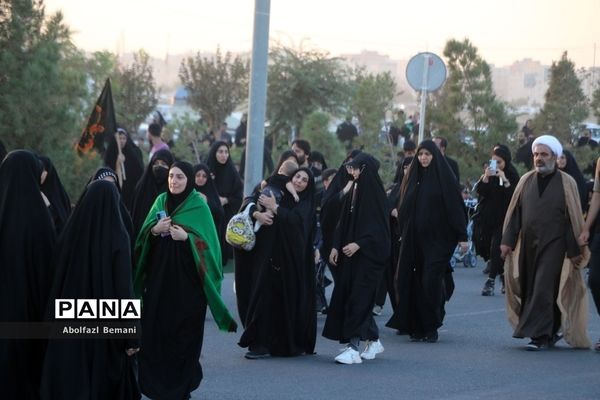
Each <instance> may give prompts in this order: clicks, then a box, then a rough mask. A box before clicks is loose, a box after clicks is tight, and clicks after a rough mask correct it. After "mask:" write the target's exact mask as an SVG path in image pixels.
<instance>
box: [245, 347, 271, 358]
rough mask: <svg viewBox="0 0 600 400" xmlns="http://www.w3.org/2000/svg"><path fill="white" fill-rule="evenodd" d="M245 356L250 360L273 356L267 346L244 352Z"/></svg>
mask: <svg viewBox="0 0 600 400" xmlns="http://www.w3.org/2000/svg"><path fill="white" fill-rule="evenodd" d="M244 357H245V358H247V359H248V360H260V359H262V358H268V357H271V354H269V350H267V349H265V348H258V349H256V350H250V351H249V352H247V353H246V354H244Z"/></svg>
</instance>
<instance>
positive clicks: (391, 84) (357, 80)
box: [350, 69, 396, 135]
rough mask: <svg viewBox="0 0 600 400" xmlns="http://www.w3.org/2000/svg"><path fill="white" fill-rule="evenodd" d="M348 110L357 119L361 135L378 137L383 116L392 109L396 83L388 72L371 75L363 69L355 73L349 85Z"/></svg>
mask: <svg viewBox="0 0 600 400" xmlns="http://www.w3.org/2000/svg"><path fill="white" fill-rule="evenodd" d="M351 93H352V100H351V105H350V109H351V111H352V113H353V114H354V115H355V116H356V117H357V118H358V121H359V123H360V128H361V133H362V134H363V135H364V134H370V135H379V132H380V131H381V128H382V121H384V120H385V114H386V112H387V111H390V110H391V109H392V107H393V101H394V97H395V96H396V82H395V81H394V78H392V75H391V74H390V73H389V72H383V73H379V74H372V73H368V72H366V71H365V70H364V69H358V70H356V71H355V77H354V80H353V82H352V83H351Z"/></svg>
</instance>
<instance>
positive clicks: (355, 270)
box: [323, 153, 390, 364]
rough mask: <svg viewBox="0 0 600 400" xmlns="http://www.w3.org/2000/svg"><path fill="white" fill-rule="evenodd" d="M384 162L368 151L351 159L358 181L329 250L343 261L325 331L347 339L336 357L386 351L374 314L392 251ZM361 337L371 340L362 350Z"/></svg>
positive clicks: (344, 359)
mask: <svg viewBox="0 0 600 400" xmlns="http://www.w3.org/2000/svg"><path fill="white" fill-rule="evenodd" d="M379 165H380V164H379V161H377V160H376V159H375V158H374V157H373V156H371V155H369V154H367V153H359V154H358V155H356V157H354V158H353V159H352V161H349V162H348V163H347V166H348V167H349V171H350V174H351V175H352V179H353V183H352V187H351V189H350V192H349V193H348V194H347V195H346V196H345V197H344V201H343V204H342V209H341V214H340V220H339V224H338V226H337V228H336V231H335V235H334V240H333V244H332V249H331V253H330V256H329V262H330V263H331V264H333V265H337V267H338V268H337V269H338V277H337V280H336V282H335V286H334V288H333V294H332V295H331V303H330V306H329V309H328V312H327V320H326V321H325V327H324V329H323V336H325V337H326V338H328V339H332V340H339V342H340V343H347V344H348V345H347V347H346V349H345V350H344V351H343V352H342V353H341V354H339V355H338V356H337V357H336V358H335V361H336V362H338V363H342V364H358V363H361V362H362V360H361V359H366V360H372V359H374V358H375V356H376V355H377V354H378V353H381V352H382V351H383V346H382V345H381V342H380V340H379V329H378V328H377V324H376V323H375V320H374V319H373V314H372V311H373V304H375V295H376V293H377V287H378V285H379V281H380V279H381V277H382V274H383V271H384V269H385V265H386V263H387V262H388V257H389V254H390V228H389V214H388V206H387V199H386V195H385V190H384V188H383V184H382V182H381V178H380V177H379V174H378V172H377V171H378V169H379ZM361 340H366V341H367V344H366V348H365V349H364V351H363V352H362V353H360V354H359V351H358V348H359V345H360V341H361Z"/></svg>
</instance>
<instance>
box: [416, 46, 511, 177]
mask: <svg viewBox="0 0 600 400" xmlns="http://www.w3.org/2000/svg"><path fill="white" fill-rule="evenodd" d="M444 57H446V59H447V65H448V79H447V81H446V83H445V86H444V87H443V88H442V90H441V91H440V92H438V93H436V94H434V95H430V98H431V101H430V102H428V105H429V106H428V111H427V120H428V121H429V124H428V126H427V127H428V128H430V132H431V133H432V135H434V136H443V137H445V138H446V139H447V140H448V143H449V146H448V153H449V155H451V156H452V157H455V158H456V159H457V162H458V163H459V166H460V169H461V176H464V177H465V178H472V179H473V178H475V177H478V176H479V174H480V173H481V172H480V171H481V165H482V164H483V162H485V161H486V160H487V159H488V158H489V152H490V151H491V149H492V148H493V146H494V144H496V143H507V142H508V140H509V137H510V135H512V134H513V133H514V132H515V131H516V129H517V123H516V120H515V118H514V116H512V115H510V114H509V113H508V111H507V106H506V104H504V103H503V102H502V101H500V100H499V99H498V98H497V97H496V95H495V93H494V91H493V86H492V76H491V69H490V66H489V64H488V63H487V62H486V61H485V60H484V59H483V58H481V56H480V55H479V54H478V50H477V48H476V47H475V46H473V44H472V43H471V42H470V41H469V39H465V40H463V41H462V42H460V41H457V40H454V39H451V40H449V41H448V42H447V43H446V46H445V48H444ZM467 142H468V143H471V144H470V145H467V144H465V143H467ZM472 174H473V175H472Z"/></svg>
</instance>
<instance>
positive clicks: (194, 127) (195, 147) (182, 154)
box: [166, 113, 209, 165]
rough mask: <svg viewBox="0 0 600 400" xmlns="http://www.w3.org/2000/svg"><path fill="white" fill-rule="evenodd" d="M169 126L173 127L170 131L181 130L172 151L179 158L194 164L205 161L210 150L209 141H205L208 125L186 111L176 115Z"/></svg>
mask: <svg viewBox="0 0 600 400" xmlns="http://www.w3.org/2000/svg"><path fill="white" fill-rule="evenodd" d="M169 126H170V127H171V128H172V129H170V132H179V138H178V140H177V141H176V143H175V146H173V147H172V148H171V153H173V155H174V156H175V157H176V158H177V159H179V160H185V161H189V162H190V163H192V164H194V165H195V164H198V163H199V162H203V161H204V160H205V158H206V155H207V154H208V150H209V145H208V143H207V142H204V141H203V139H204V137H205V136H206V132H207V127H206V125H204V124H203V123H200V122H198V118H197V117H194V116H192V115H190V114H189V113H185V114H183V115H181V116H177V117H175V118H174V119H173V120H172V121H171V123H170V124H169ZM166 139H170V138H169V137H167V138H166Z"/></svg>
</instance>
